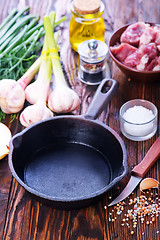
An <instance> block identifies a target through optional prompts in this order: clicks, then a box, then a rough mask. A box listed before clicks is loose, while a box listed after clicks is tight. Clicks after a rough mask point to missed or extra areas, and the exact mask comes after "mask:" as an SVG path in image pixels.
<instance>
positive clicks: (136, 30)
mask: <svg viewBox="0 0 160 240" xmlns="http://www.w3.org/2000/svg"><path fill="white" fill-rule="evenodd" d="M147 27H148V24H145V23H144V22H137V23H133V24H131V25H130V26H128V27H127V29H126V30H125V31H124V32H123V33H122V35H121V38H120V41H121V42H123V43H129V44H132V45H134V46H138V44H139V40H140V36H141V35H142V34H143V33H144V31H145V29H146V28H147Z"/></svg>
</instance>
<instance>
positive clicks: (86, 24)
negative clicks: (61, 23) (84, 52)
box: [69, 0, 105, 52]
mask: <svg viewBox="0 0 160 240" xmlns="http://www.w3.org/2000/svg"><path fill="white" fill-rule="evenodd" d="M103 11H104V4H103V3H102V2H101V1H100V0H87V1H86V0H74V1H73V2H72V4H71V12H72V17H71V20H70V26H69V37H70V44H71V47H72V48H73V49H74V50H75V51H76V52H78V46H79V44H80V43H82V42H84V41H86V40H89V39H95V40H100V41H103V42H104V41H105V39H104V33H105V24H104V20H103V17H102V14H103Z"/></svg>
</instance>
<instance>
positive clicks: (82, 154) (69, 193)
mask: <svg viewBox="0 0 160 240" xmlns="http://www.w3.org/2000/svg"><path fill="white" fill-rule="evenodd" d="M111 178H112V172H111V168H110V165H109V161H108V160H107V159H106V157H105V156H104V155H103V154H102V153H100V152H99V151H97V150H96V149H94V148H92V147H90V146H87V145H84V144H80V143H67V142H66V143H63V144H62V143H61V144H53V145H50V146H47V147H45V148H43V149H41V150H39V151H38V152H36V153H35V154H33V155H32V156H31V157H30V159H29V160H28V162H27V164H26V166H25V170H24V180H25V183H26V184H27V185H28V186H29V187H30V188H32V189H34V190H36V191H37V192H39V193H42V194H45V195H47V196H49V197H53V198H55V199H56V198H57V199H63V200H68V199H79V198H81V197H85V196H88V195H92V194H95V193H96V192H98V191H99V190H101V189H103V188H104V187H106V186H107V185H108V184H109V183H110V181H111Z"/></svg>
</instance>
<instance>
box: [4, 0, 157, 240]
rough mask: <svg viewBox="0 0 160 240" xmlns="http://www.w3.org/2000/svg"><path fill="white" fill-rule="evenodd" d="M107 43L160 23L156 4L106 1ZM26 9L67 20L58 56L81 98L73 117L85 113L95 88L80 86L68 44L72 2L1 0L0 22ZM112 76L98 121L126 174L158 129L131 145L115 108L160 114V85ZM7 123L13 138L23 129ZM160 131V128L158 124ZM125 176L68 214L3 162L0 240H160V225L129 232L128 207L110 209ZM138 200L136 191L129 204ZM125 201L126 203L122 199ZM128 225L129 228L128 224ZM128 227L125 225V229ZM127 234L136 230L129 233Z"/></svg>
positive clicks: (138, 0)
mask: <svg viewBox="0 0 160 240" xmlns="http://www.w3.org/2000/svg"><path fill="white" fill-rule="evenodd" d="M104 3H105V12H104V15H103V16H104V19H105V27H106V35H105V37H106V42H108V39H109V37H110V36H111V33H112V32H113V31H114V30H116V29H117V28H118V27H121V26H122V25H124V24H127V23H130V22H136V21H149V22H157V23H159V22H160V14H159V12H160V1H159V0H148V1H145V0H132V1H130V0H116V1H115V0H113V1H110V0H104ZM27 5H28V6H30V11H31V12H32V13H36V14H39V15H41V17H43V16H44V15H45V14H47V13H49V11H50V10H53V9H55V10H56V13H57V19H58V18H59V17H61V16H63V15H67V16H68V20H67V21H66V22H65V24H64V25H63V28H62V29H61V31H60V54H61V60H62V62H63V64H64V70H65V72H66V75H67V77H68V79H69V81H70V83H71V84H72V85H73V87H74V89H75V91H76V92H77V93H78V94H79V96H80V98H81V106H80V108H79V109H78V110H77V111H76V112H75V114H83V113H85V111H86V109H87V108H88V105H89V103H90V101H91V99H92V96H93V94H94V91H93V89H91V88H89V87H87V86H85V85H83V84H82V83H81V82H80V81H79V80H78V77H77V72H78V64H79V61H78V56H77V53H75V52H74V51H72V50H71V48H70V44H69V40H68V26H69V20H70V16H71V15H70V0H63V1H60V0H57V1H56V0H52V1H51V0H41V1H39V0H30V1H28V0H1V4H0V13H1V15H0V21H2V19H3V18H5V17H6V16H7V14H8V13H9V12H10V11H11V9H12V8H13V7H18V8H19V9H20V8H23V7H24V6H27ZM111 72H112V77H113V78H114V79H116V80H117V81H118V82H119V89H118V92H117V93H116V94H115V96H114V98H113V99H112V101H111V103H110V104H109V106H108V107H107V111H105V113H103V114H102V115H101V116H100V120H101V121H103V122H105V123H106V124H108V125H109V126H110V127H111V128H113V129H114V130H115V131H116V132H117V133H118V134H119V135H120V136H121V137H122V139H123V140H124V143H125V145H126V149H127V154H128V165H129V173H130V171H131V169H132V168H133V166H134V165H136V164H137V163H139V162H140V161H141V160H142V158H143V157H144V155H145V154H146V152H147V151H148V149H149V148H150V146H151V145H152V144H153V142H154V141H155V139H156V138H157V137H158V135H159V131H160V130H159V128H158V130H157V133H156V135H155V136H154V137H152V138H151V139H149V140H147V141H142V142H134V141H131V140H127V139H126V138H125V137H124V136H123V135H122V133H121V131H120V127H119V115H118V114H119V109H120V107H121V105H122V104H123V103H124V102H126V101H128V100H130V99H133V98H142V99H147V100H150V101H152V102H153V103H154V104H155V105H156V106H157V108H158V110H160V99H159V96H160V84H159V82H156V83H152V84H149V83H141V81H140V80H139V82H138V81H136V82H135V81H128V79H127V78H126V76H125V75H124V74H122V72H121V71H120V70H119V69H118V68H117V67H116V66H115V65H114V64H112V66H111ZM9 122H10V116H7V117H6V119H5V120H4V123H5V124H6V125H8V126H9V127H10V129H11V131H12V134H13V135H14V134H16V133H17V132H19V131H21V130H22V126H21V125H20V124H19V122H18V120H14V122H12V123H9ZM159 126H160V125H159ZM159 169H160V161H159V160H158V161H157V162H156V163H155V165H154V166H153V167H152V169H151V170H150V171H149V173H148V174H147V175H146V176H149V177H153V178H156V179H158V180H159V179H160V175H159ZM128 179H129V174H128V175H127V176H126V177H125V178H124V180H123V181H121V182H120V183H119V184H117V185H116V186H115V187H114V188H113V189H111V190H110V191H109V192H108V193H107V194H106V195H105V196H104V197H103V198H102V199H101V200H100V201H99V202H98V203H95V205H92V206H89V207H86V208H83V209H75V210H72V211H69V210H68V211H65V210H56V209H53V208H51V207H48V206H46V205H44V204H41V203H39V202H36V201H35V200H33V199H32V198H31V197H30V196H29V195H28V194H27V192H26V191H25V190H24V189H23V188H22V187H21V186H20V185H19V184H18V182H17V181H16V180H15V179H14V178H13V177H12V175H11V172H10V170H9V167H8V161H7V157H6V158H4V159H3V160H1V162H0V239H3V240H33V239H34V240H51V239H55V240H58V239H62V240H63V239H74V240H75V239H79V240H80V239H83V240H87V239H88V240H93V239H95V240H101V239H107V240H110V239H118V240H122V239H124V240H128V239H130V240H135V239H140V240H143V239H153V240H156V239H157V240H158V239H160V232H159V231H160V221H159V217H158V216H155V219H154V220H155V221H150V220H149V224H148V222H147V219H145V220H144V223H141V221H140V220H139V219H138V220H137V226H136V227H135V228H133V220H131V221H128V220H126V218H127V217H126V215H125V214H127V210H128V209H129V208H130V207H132V206H130V205H129V202H127V203H128V204H126V205H125V206H124V209H123V214H121V215H118V214H117V213H116V209H115V208H114V207H111V208H108V207H107V205H108V203H109V202H110V201H111V200H112V198H114V197H115V196H117V195H118V194H119V193H120V191H121V190H122V189H123V188H124V186H125V185H126V183H127V181H128ZM137 196H140V191H139V188H137V189H136V190H135V191H134V193H133V195H132V196H131V198H132V199H134V198H136V197H137ZM126 201H129V200H126ZM126 221H128V224H126ZM128 225H129V226H128ZM131 231H134V233H133V232H132V233H133V234H131Z"/></svg>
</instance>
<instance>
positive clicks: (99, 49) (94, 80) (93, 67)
mask: <svg viewBox="0 0 160 240" xmlns="http://www.w3.org/2000/svg"><path fill="white" fill-rule="evenodd" d="M78 53H79V56H80V68H79V73H78V77H79V79H80V81H81V82H83V83H86V84H88V85H98V84H99V83H100V82H101V81H102V80H103V79H104V78H105V77H106V55H107V53H108V47H107V45H106V44H105V43H104V42H102V41H100V40H95V39H91V40H87V41H84V42H82V43H81V44H80V45H79V47H78Z"/></svg>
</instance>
